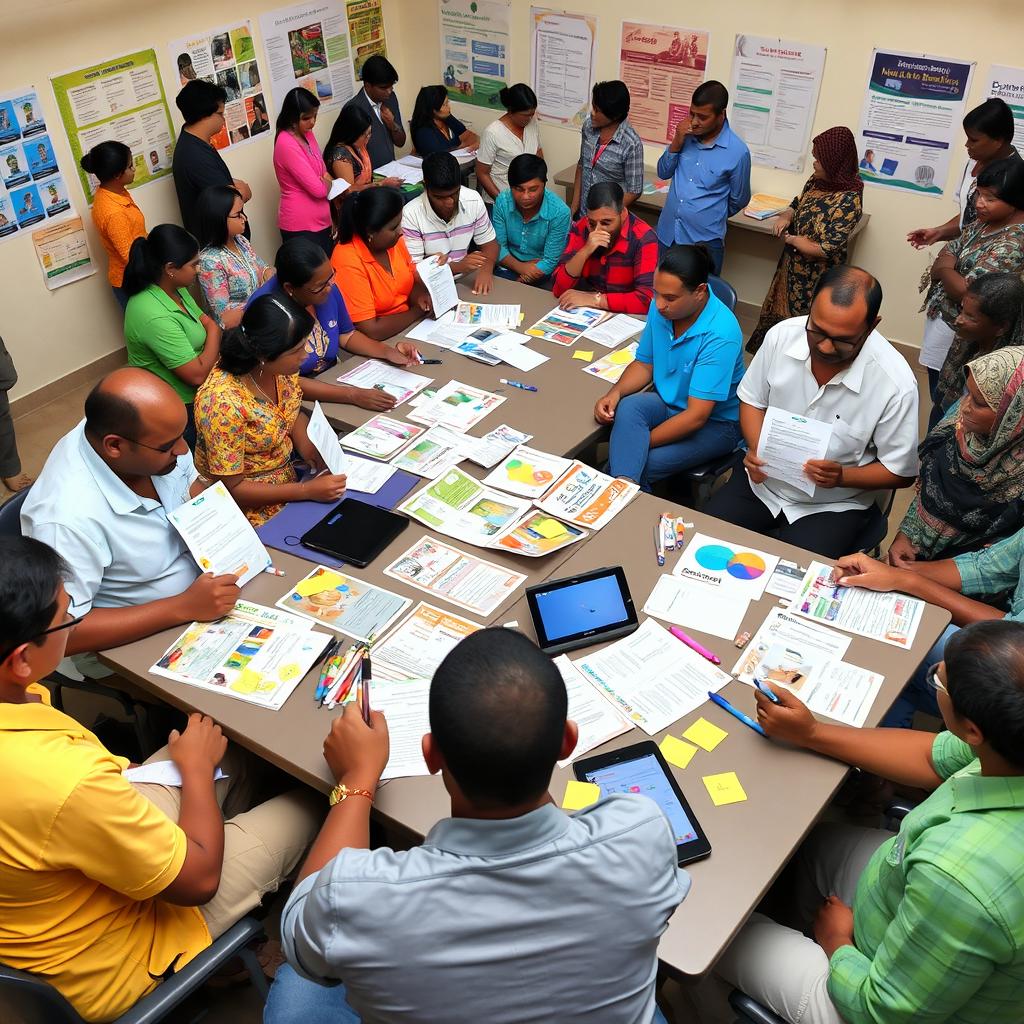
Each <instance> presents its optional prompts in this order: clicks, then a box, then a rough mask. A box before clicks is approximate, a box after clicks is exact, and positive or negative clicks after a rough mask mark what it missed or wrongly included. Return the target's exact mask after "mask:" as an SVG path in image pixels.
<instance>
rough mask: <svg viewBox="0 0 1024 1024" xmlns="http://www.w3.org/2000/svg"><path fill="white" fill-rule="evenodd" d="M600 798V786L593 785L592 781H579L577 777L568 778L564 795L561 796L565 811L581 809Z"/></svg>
mask: <svg viewBox="0 0 1024 1024" xmlns="http://www.w3.org/2000/svg"><path fill="white" fill-rule="evenodd" d="M600 799H601V787H600V786H595V785H594V783H593V782H580V781H579V780H578V779H570V780H569V781H568V782H567V783H566V786H565V795H564V796H563V797H562V809H563V810H566V811H581V810H583V808H584V807H589V806H590V805H591V804H596V803H597V801H598V800H600Z"/></svg>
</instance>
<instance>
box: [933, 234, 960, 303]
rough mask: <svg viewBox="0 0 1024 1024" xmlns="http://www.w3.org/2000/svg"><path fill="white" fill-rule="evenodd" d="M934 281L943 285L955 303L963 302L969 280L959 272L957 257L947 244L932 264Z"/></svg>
mask: <svg viewBox="0 0 1024 1024" xmlns="http://www.w3.org/2000/svg"><path fill="white" fill-rule="evenodd" d="M932 280H933V281H936V282H937V283H939V284H941V285H942V287H943V288H944V289H945V292H946V294H947V295H948V296H949V297H950V299H952V300H953V301H954V302H961V301H963V297H964V293H965V292H966V291H967V279H966V278H965V277H964V276H963V274H960V273H958V272H957V269H956V256H955V254H954V253H953V252H952V250H951V249H950V247H949V245H948V244H947V245H946V247H945V248H944V249H943V250H942V252H940V253H939V255H938V256H937V257H936V258H935V262H934V263H933V264H932Z"/></svg>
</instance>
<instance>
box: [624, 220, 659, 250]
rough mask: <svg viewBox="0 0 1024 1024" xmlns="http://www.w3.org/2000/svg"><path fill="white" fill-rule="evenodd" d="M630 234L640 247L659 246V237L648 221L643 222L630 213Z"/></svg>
mask: <svg viewBox="0 0 1024 1024" xmlns="http://www.w3.org/2000/svg"><path fill="white" fill-rule="evenodd" d="M629 217H630V221H629V224H630V228H629V234H630V237H631V238H634V239H635V240H636V241H637V243H638V244H639V245H657V244H658V235H657V233H656V232H655V230H654V228H652V227H651V225H650V224H648V223H647V222H646V221H643V220H641V219H640V218H639V217H638V216H637V215H636V214H635V213H630V215H629Z"/></svg>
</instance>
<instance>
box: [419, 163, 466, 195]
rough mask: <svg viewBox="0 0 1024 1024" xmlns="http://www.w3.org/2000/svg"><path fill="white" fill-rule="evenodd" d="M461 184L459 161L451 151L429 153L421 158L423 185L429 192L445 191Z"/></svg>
mask: <svg viewBox="0 0 1024 1024" xmlns="http://www.w3.org/2000/svg"><path fill="white" fill-rule="evenodd" d="M461 184H462V172H461V171H460V170H459V161H458V160H456V159H455V157H453V156H452V155H451V153H431V154H430V156H425V157H424V158H423V185H424V187H425V188H426V189H427V190H428V191H430V192H446V191H448V189H450V188H456V187H457V186H459V185H461Z"/></svg>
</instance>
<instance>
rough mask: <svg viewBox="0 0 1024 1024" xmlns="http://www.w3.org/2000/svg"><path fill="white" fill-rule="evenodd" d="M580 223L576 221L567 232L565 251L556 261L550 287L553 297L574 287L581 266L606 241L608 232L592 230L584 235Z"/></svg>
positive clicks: (583, 265)
mask: <svg viewBox="0 0 1024 1024" xmlns="http://www.w3.org/2000/svg"><path fill="white" fill-rule="evenodd" d="M581 225H582V222H577V223H576V224H575V225H574V227H573V229H572V230H571V231H570V232H569V240H568V242H567V243H566V247H565V252H563V253H562V255H561V258H560V259H559V261H558V267H557V268H556V270H555V280H554V285H553V287H552V289H551V290H552V292H553V293H554V296H555V298H558V297H559V296H560V295H561V294H562V293H563V292H566V291H568V290H569V289H570V288H572V289H575V287H576V282H577V281H578V280H579V279H580V276H581V275H582V273H583V268H584V267H585V266H586V263H587V260H588V259H590V257H591V255H592V253H593V252H594V250H595V249H597V247H598V245H599V244H607V242H608V232H606V231H594V232H593V233H592V234H589V235H584V233H583V232H584V228H583V227H582V226H581Z"/></svg>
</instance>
